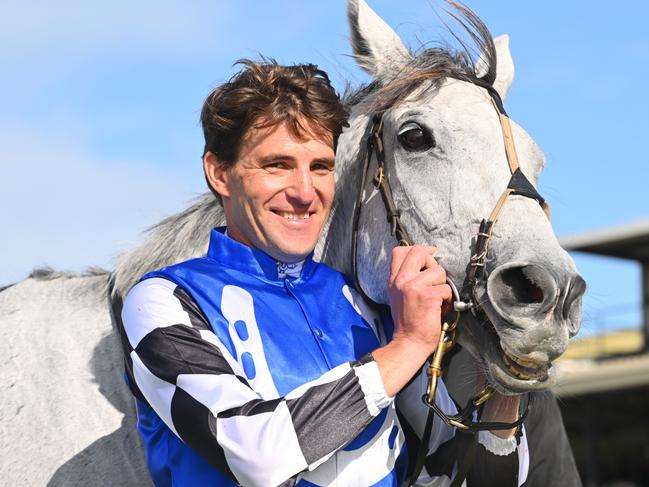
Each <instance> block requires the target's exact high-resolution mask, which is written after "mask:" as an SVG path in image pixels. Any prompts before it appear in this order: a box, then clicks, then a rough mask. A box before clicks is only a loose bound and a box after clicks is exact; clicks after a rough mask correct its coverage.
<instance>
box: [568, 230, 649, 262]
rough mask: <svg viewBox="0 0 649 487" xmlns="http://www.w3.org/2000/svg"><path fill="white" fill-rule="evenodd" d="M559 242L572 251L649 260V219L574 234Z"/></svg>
mask: <svg viewBox="0 0 649 487" xmlns="http://www.w3.org/2000/svg"><path fill="white" fill-rule="evenodd" d="M559 242H560V243H561V245H562V246H563V248H564V249H566V250H570V251H573V250H574V251H579V252H588V253H591V254H599V255H606V256H610V257H621V258H624V259H633V260H639V261H649V220H642V221H638V222H634V223H628V224H626V225H622V226H617V227H611V228H606V229H603V230H596V231H593V232H587V233H582V234H579V235H573V236H569V237H565V238H562V239H560V240H559Z"/></svg>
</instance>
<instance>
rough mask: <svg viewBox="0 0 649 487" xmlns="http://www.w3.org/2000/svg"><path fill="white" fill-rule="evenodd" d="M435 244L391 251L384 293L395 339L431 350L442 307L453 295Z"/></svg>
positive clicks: (398, 248) (435, 340)
mask: <svg viewBox="0 0 649 487" xmlns="http://www.w3.org/2000/svg"><path fill="white" fill-rule="evenodd" d="M435 251H436V249H435V247H424V246H420V245H415V246H412V247H395V248H394V249H393V250H392V263H391V266H390V278H389V280H388V295H389V297H390V309H391V311H392V319H393V320H394V325H395V330H394V336H395V339H407V340H410V341H412V342H414V343H416V344H418V345H420V346H421V347H422V348H424V349H426V350H428V351H429V353H433V351H434V350H435V348H436V347H437V342H438V341H439V335H440V329H441V319H442V308H443V306H444V303H445V302H447V303H449V302H450V301H451V299H452V297H453V294H452V291H451V288H450V286H449V285H448V284H446V271H444V269H442V267H441V266H440V265H439V264H438V263H437V261H436V260H435V258H434V255H435Z"/></svg>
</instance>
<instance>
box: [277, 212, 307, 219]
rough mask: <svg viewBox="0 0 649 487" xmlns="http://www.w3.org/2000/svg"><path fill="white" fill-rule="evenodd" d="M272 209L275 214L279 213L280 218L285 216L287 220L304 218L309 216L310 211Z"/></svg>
mask: <svg viewBox="0 0 649 487" xmlns="http://www.w3.org/2000/svg"><path fill="white" fill-rule="evenodd" d="M272 211H273V213H275V214H276V215H279V216H281V217H282V218H285V219H287V220H306V219H307V218H309V217H310V216H311V213H309V212H308V211H305V212H301V213H296V212H291V211H279V210H272Z"/></svg>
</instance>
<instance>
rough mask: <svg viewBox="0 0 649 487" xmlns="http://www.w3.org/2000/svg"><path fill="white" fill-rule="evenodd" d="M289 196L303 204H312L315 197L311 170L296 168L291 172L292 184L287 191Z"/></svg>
mask: <svg viewBox="0 0 649 487" xmlns="http://www.w3.org/2000/svg"><path fill="white" fill-rule="evenodd" d="M286 194H287V196H288V197H289V198H291V199H293V200H295V202H297V203H299V204H302V205H310V204H311V202H312V201H313V199H314V198H315V188H314V187H313V176H312V174H311V171H310V170H303V169H296V170H294V171H293V173H292V174H291V182H290V186H289V188H288V189H287V191H286Z"/></svg>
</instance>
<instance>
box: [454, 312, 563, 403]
mask: <svg viewBox="0 0 649 487" xmlns="http://www.w3.org/2000/svg"><path fill="white" fill-rule="evenodd" d="M472 318H473V317H472ZM496 319H497V318H496ZM460 329H461V331H460V334H459V337H460V342H461V343H462V345H463V346H465V347H466V348H468V350H469V352H470V353H471V354H472V355H473V357H474V358H475V359H476V360H477V361H478V363H479V367H480V368H481V369H482V370H483V371H484V373H485V375H486V379H487V382H488V383H489V384H490V385H491V386H492V387H493V388H494V389H496V390H497V391H498V392H500V393H502V394H507V395H514V394H523V393H525V392H533V391H541V390H545V389H548V388H550V387H552V386H553V385H554V383H555V381H556V371H555V369H554V368H553V367H552V363H551V362H545V363H538V362H531V361H529V360H524V359H521V358H518V357H516V356H515V355H514V354H512V353H510V352H507V351H506V349H505V346H504V344H503V343H502V341H501V339H500V337H499V336H498V333H497V332H496V329H495V328H494V326H493V323H492V322H491V321H490V319H486V320H482V321H479V320H477V319H470V320H467V319H463V320H462V322H461V324H460Z"/></svg>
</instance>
